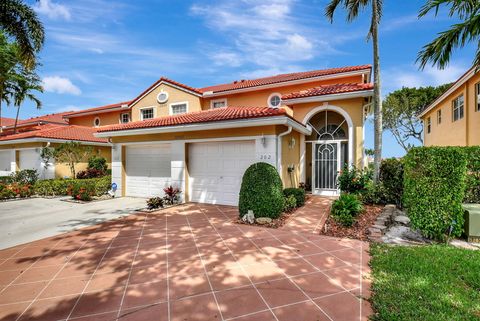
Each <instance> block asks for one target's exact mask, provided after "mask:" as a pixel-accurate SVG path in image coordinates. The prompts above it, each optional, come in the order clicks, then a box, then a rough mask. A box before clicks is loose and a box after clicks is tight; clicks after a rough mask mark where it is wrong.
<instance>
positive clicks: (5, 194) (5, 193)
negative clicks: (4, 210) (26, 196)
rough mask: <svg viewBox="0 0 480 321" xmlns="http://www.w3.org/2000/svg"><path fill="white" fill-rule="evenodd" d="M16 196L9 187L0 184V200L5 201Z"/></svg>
mask: <svg viewBox="0 0 480 321" xmlns="http://www.w3.org/2000/svg"><path fill="white" fill-rule="evenodd" d="M16 196H17V195H16V194H15V192H14V191H13V190H12V189H11V188H10V186H9V185H6V184H0V199H1V200H6V199H10V198H15V197H16Z"/></svg>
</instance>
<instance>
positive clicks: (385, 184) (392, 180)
mask: <svg viewBox="0 0 480 321" xmlns="http://www.w3.org/2000/svg"><path fill="white" fill-rule="evenodd" d="M380 185H381V186H380V190H381V191H382V193H383V195H382V196H383V201H384V202H385V203H389V204H396V205H397V206H399V207H401V205H402V195H403V161H402V160H401V159H397V158H387V159H384V160H382V163H381V165H380Z"/></svg>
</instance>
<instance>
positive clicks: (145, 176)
mask: <svg viewBox="0 0 480 321" xmlns="http://www.w3.org/2000/svg"><path fill="white" fill-rule="evenodd" d="M170 154H171V152H170V144H152V145H138V146H127V148H126V163H127V164H126V195H127V196H135V197H152V196H163V194H164V193H163V189H164V188H165V187H166V186H168V185H170V182H171V156H170Z"/></svg>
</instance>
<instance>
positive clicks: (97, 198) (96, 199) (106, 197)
mask: <svg viewBox="0 0 480 321" xmlns="http://www.w3.org/2000/svg"><path fill="white" fill-rule="evenodd" d="M111 199H113V197H111V196H110V195H102V196H93V197H92V200H91V201H82V200H76V199H73V198H66V199H62V200H61V201H63V202H68V203H77V204H88V203H92V202H99V201H106V200H111Z"/></svg>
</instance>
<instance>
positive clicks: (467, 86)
mask: <svg viewBox="0 0 480 321" xmlns="http://www.w3.org/2000/svg"><path fill="white" fill-rule="evenodd" d="M419 117H420V118H421V120H422V121H423V129H424V131H423V135H424V140H423V143H424V145H425V146H475V145H477V146H478V145H480V73H478V72H476V71H475V67H473V68H471V69H470V70H468V71H467V72H466V73H465V74H464V75H463V76H461V77H460V78H459V79H458V80H457V81H456V82H455V83H453V85H452V86H451V87H450V88H449V89H448V90H447V91H446V92H445V93H444V94H443V95H441V96H440V97H438V98H437V99H436V100H435V101H434V102H433V103H431V104H430V105H429V106H427V107H426V108H425V109H424V110H423V111H422V112H421V113H420V115H419Z"/></svg>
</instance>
